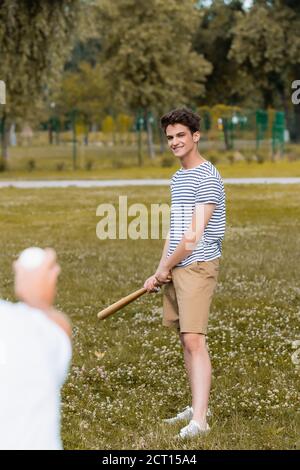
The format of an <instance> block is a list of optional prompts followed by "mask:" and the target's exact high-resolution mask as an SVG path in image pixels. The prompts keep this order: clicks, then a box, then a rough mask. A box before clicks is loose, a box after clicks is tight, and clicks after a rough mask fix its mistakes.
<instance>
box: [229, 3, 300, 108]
mask: <svg viewBox="0 0 300 470" xmlns="http://www.w3.org/2000/svg"><path fill="white" fill-rule="evenodd" d="M299 31H300V14H299V7H298V8H296V7H295V8H292V7H291V6H289V5H288V4H287V2H281V1H278V2H277V1H276V2H269V1H267V0H262V1H260V2H255V4H254V6H253V7H252V8H251V9H250V10H249V11H248V12H247V13H245V14H240V16H239V20H238V22H237V24H236V25H235V26H234V28H233V35H234V39H233V42H232V46H231V50H230V53H229V58H230V59H234V60H235V61H236V62H237V64H238V65H239V68H240V73H241V76H240V78H242V77H244V79H245V80H246V83H247V88H248V90H247V91H246V93H247V94H248V95H249V96H250V95H251V99H253V93H254V94H257V92H258V93H261V97H262V100H263V101H262V102H263V106H264V107H265V108H266V107H268V106H272V105H273V106H274V105H275V106H276V105H278V104H279V103H280V104H281V105H282V104H284V105H285V103H287V101H289V95H290V84H291V81H292V79H293V76H294V78H295V76H296V75H295V74H294V73H295V67H297V66H298V67H299V65H300V55H299V50H300V34H299ZM240 83H242V82H240Z"/></svg>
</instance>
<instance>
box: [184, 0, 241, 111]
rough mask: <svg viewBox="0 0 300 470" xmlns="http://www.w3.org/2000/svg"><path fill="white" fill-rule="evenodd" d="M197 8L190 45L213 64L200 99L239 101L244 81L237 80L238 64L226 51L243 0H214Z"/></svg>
mask: <svg viewBox="0 0 300 470" xmlns="http://www.w3.org/2000/svg"><path fill="white" fill-rule="evenodd" d="M201 11H202V16H201V21H200V22H199V25H198V26H197V30H196V34H195V38H194V41H193V45H194V48H195V50H196V51H197V52H198V53H199V54H203V55H204V57H205V59H206V60H208V61H209V62H210V63H211V64H212V65H213V68H212V72H211V73H210V75H209V77H208V80H207V82H206V95H205V100H203V99H202V100H201V101H202V102H203V101H205V103H209V104H210V105H214V104H217V103H220V102H221V103H222V102H223V103H236V102H239V101H240V100H241V96H243V94H245V91H247V82H245V80H243V81H240V77H239V67H238V64H237V62H236V61H235V60H234V59H233V58H229V52H230V49H231V46H232V41H233V38H234V34H233V28H234V27H235V26H236V24H237V22H238V21H239V14H242V12H243V2H242V1H233V2H230V3H226V4H225V3H224V1H223V0H215V1H213V2H211V4H210V5H209V6H206V7H203V8H202V9H201Z"/></svg>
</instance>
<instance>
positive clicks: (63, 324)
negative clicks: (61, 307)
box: [46, 308, 72, 338]
mask: <svg viewBox="0 0 300 470" xmlns="http://www.w3.org/2000/svg"><path fill="white" fill-rule="evenodd" d="M46 314H47V316H48V318H49V319H50V320H52V321H53V322H54V323H56V324H57V325H58V326H59V327H60V328H62V329H63V330H64V332H65V333H66V334H67V335H68V336H69V338H71V337H72V326H71V322H70V321H69V319H68V317H67V316H66V315H65V314H64V313H62V312H59V311H58V310H55V309H54V308H52V309H51V310H48V311H46Z"/></svg>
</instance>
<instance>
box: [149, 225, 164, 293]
mask: <svg viewBox="0 0 300 470" xmlns="http://www.w3.org/2000/svg"><path fill="white" fill-rule="evenodd" d="M169 239H170V237H169V233H168V235H167V237H166V241H165V244H164V247H163V251H162V255H161V258H160V262H159V264H158V267H157V270H156V272H155V274H152V276H150V277H149V278H148V279H147V280H146V281H145V283H144V287H145V288H146V289H147V290H148V292H155V291H156V290H157V287H158V285H159V283H158V281H157V278H156V274H157V273H158V272H159V271H160V270H161V268H162V266H164V263H165V262H166V259H167V255H168V249H169ZM165 282H169V280H167V281H165Z"/></svg>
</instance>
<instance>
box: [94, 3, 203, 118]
mask: <svg viewBox="0 0 300 470" xmlns="http://www.w3.org/2000/svg"><path fill="white" fill-rule="evenodd" d="M98 9H99V31H100V35H101V39H102V41H101V43H102V60H103V69H104V73H105V76H106V77H107V79H108V80H109V81H110V82H111V83H112V84H113V90H114V93H113V98H114V99H113V101H112V103H111V104H112V106H122V107H126V106H127V107H129V108H130V109H132V110H138V109H143V110H149V109H151V108H152V109H158V110H159V111H162V110H165V109H166V108H168V107H170V106H174V105H175V103H176V104H179V103H182V104H183V103H189V102H191V100H192V99H194V98H195V97H197V96H202V95H204V92H205V86H204V84H205V80H206V76H207V75H208V73H210V71H211V66H210V64H209V63H208V62H207V61H206V60H205V59H204V58H203V56H201V55H199V54H197V53H196V52H194V51H192V49H191V46H192V42H191V41H192V34H193V31H194V30H195V26H196V24H197V22H198V21H199V12H198V11H197V10H196V9H195V3H194V1H193V0H183V1H181V2H178V1H176V0H169V1H168V2H166V1H165V0H149V1H147V2H141V1H139V2H136V1H135V0H116V1H115V2H111V1H108V0H103V1H101V2H99V4H98ZM133 11H134V14H132V12H133ZM182 64H184V66H182Z"/></svg>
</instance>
